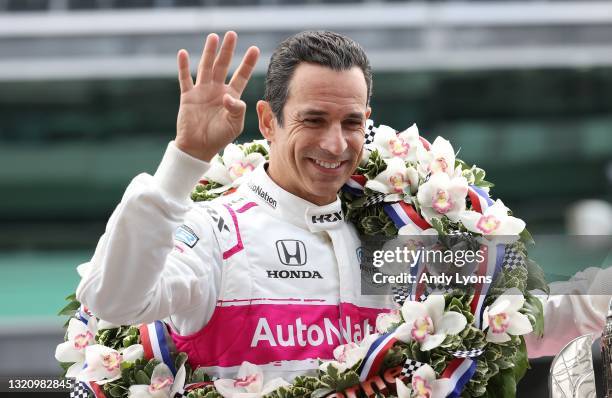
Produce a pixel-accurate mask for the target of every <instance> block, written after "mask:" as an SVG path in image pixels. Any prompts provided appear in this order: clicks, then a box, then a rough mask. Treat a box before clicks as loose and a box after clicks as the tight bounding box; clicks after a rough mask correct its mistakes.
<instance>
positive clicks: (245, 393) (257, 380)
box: [214, 361, 289, 398]
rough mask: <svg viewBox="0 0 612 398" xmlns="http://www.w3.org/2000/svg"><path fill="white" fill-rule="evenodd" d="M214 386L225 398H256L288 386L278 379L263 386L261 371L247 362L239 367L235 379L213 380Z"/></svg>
mask: <svg viewBox="0 0 612 398" xmlns="http://www.w3.org/2000/svg"><path fill="white" fill-rule="evenodd" d="M214 384H215V388H216V389H217V391H218V392H219V394H221V395H223V396H224V397H225V398H258V397H261V396H264V395H266V394H269V393H271V392H272V391H274V390H276V389H277V388H279V387H283V386H288V385H289V383H288V382H286V381H285V380H283V379H282V378H280V377H278V378H276V379H273V380H270V381H268V382H266V383H265V384H264V378H263V372H262V370H261V369H260V368H259V366H257V365H253V364H252V363H250V362H247V361H244V362H242V365H240V369H238V378H237V379H235V380H234V379H219V380H215V382H214Z"/></svg>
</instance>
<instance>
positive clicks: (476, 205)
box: [468, 185, 493, 214]
mask: <svg viewBox="0 0 612 398" xmlns="http://www.w3.org/2000/svg"><path fill="white" fill-rule="evenodd" d="M468 198H470V202H472V208H473V209H474V211H477V212H478V213H480V214H482V213H484V211H485V210H486V209H487V208H488V207H489V206H491V205H493V200H491V198H490V197H489V194H488V193H487V192H486V191H485V190H484V189H482V188H480V187H477V186H476V185H470V186H468Z"/></svg>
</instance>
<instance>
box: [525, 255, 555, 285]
mask: <svg viewBox="0 0 612 398" xmlns="http://www.w3.org/2000/svg"><path fill="white" fill-rule="evenodd" d="M525 262H526V265H527V290H542V291H543V292H546V294H550V289H549V287H548V283H546V276H545V275H544V271H543V270H542V268H540V266H539V265H538V263H536V262H535V261H533V260H532V259H530V258H526V259H525Z"/></svg>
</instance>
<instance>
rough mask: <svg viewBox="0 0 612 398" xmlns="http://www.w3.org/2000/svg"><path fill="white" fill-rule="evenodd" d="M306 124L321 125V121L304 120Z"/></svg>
mask: <svg viewBox="0 0 612 398" xmlns="http://www.w3.org/2000/svg"><path fill="white" fill-rule="evenodd" d="M304 123H306V124H320V123H321V119H304Z"/></svg>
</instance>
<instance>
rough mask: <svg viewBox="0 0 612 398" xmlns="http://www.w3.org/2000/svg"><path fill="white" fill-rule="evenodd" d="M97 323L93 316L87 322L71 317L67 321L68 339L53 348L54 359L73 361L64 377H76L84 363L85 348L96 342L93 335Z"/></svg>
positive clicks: (96, 329) (96, 328)
mask: <svg viewBox="0 0 612 398" xmlns="http://www.w3.org/2000/svg"><path fill="white" fill-rule="evenodd" d="M97 332H98V324H97V320H96V318H95V317H93V316H92V317H91V318H90V319H89V321H88V322H87V324H85V323H84V322H82V321H80V320H78V319H76V318H72V319H70V322H68V340H67V341H65V342H63V343H61V344H59V345H58V346H57V348H56V349H55V359H57V360H58V361H59V362H74V364H73V365H72V366H70V367H69V368H68V370H67V371H66V377H76V375H77V374H78V373H79V372H80V371H81V369H83V365H84V363H85V348H86V347H88V346H90V345H93V344H96V341H95V336H96V333H97Z"/></svg>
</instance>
